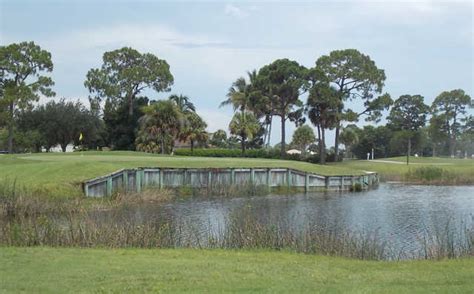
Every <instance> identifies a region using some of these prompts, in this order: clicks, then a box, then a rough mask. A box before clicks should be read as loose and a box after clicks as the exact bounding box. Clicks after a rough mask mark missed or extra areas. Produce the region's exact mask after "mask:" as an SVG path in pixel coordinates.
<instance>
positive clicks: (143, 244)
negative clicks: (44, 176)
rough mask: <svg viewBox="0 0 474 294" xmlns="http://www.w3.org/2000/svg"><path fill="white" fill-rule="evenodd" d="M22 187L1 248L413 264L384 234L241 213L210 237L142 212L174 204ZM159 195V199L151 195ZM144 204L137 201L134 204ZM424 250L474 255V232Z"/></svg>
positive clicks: (433, 254)
mask: <svg viewBox="0 0 474 294" xmlns="http://www.w3.org/2000/svg"><path fill="white" fill-rule="evenodd" d="M24 193H26V192H23V191H21V190H20V189H18V188H17V187H16V185H15V183H10V185H9V186H1V188H0V245H6V246H70V247H109V248H123V247H138V248H183V247H184V248H228V249H243V248H244V249H260V248H262V249H274V250H290V251H295V252H301V253H307V254H320V255H331V256H344V257H351V258H358V259H370V260H380V259H400V258H407V256H404V254H403V253H401V252H396V251H394V249H393V248H392V247H391V246H390V244H388V243H386V242H384V241H382V238H381V237H380V236H379V234H378V232H349V231H343V230H342V229H334V226H332V224H330V223H326V224H321V223H318V224H316V223H311V222H307V223H306V225H305V226H304V227H302V228H295V227H292V226H291V225H290V224H288V223H287V222H286V221H285V220H284V219H282V218H277V219H276V220H274V221H272V222H268V221H265V220H262V219H260V218H259V216H258V215H256V214H255V213H254V212H253V211H251V209H250V208H247V207H246V208H244V209H241V210H236V211H234V212H233V213H231V214H230V215H229V216H228V217H227V218H226V219H225V225H224V226H223V227H222V228H219V229H218V230H216V229H212V228H211V227H210V226H209V227H207V228H206V229H204V230H202V228H201V229H198V228H197V227H196V226H195V224H193V223H186V222H185V221H181V220H180V218H179V216H178V217H177V219H170V218H169V217H167V216H161V215H158V216H154V217H144V216H141V215H138V217H137V209H136V207H135V205H137V203H138V204H139V202H145V203H147V202H148V201H150V197H154V198H152V199H154V200H157V201H162V200H163V199H165V200H166V197H172V196H170V195H171V192H167V193H170V194H167V195H168V196H167V195H164V194H160V196H150V195H152V194H150V195H148V196H146V195H145V196H142V197H143V198H141V199H140V200H138V202H136V201H137V200H133V201H132V200H130V199H131V198H128V197H131V196H120V197H122V198H120V197H117V198H116V199H112V200H109V201H114V205H113V206H108V207H109V209H108V210H105V211H104V210H103V209H102V208H100V207H96V206H85V205H84V203H81V202H76V201H52V200H50V199H47V198H41V197H35V196H33V195H27V194H24ZM150 193H151V192H150ZM133 199H136V198H133ZM420 240H421V245H422V246H421V250H419V252H417V253H416V254H414V255H412V256H409V257H410V258H427V259H437V258H458V257H462V256H474V231H473V228H470V227H468V226H467V225H464V227H462V228H460V230H459V231H453V230H451V229H450V227H448V226H446V228H444V229H442V228H441V229H440V230H436V231H430V232H426V235H425V236H422V238H420Z"/></svg>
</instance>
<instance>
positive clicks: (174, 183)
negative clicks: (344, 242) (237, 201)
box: [83, 168, 379, 197]
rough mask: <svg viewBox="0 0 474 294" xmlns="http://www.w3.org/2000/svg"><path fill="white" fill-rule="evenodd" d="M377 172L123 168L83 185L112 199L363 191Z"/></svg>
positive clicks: (94, 194) (373, 181)
mask: <svg viewBox="0 0 474 294" xmlns="http://www.w3.org/2000/svg"><path fill="white" fill-rule="evenodd" d="M378 183H379V178H378V175H377V173H371V172H367V173H366V174H364V175H358V176H352V175H341V176H321V175H317V174H313V173H308V172H302V171H299V170H294V169H288V168H219V169H218V168H202V169H200V168H135V169H122V170H119V171H116V172H113V173H111V174H108V175H105V176H102V177H98V178H95V179H91V180H88V181H86V182H84V183H83V189H84V193H85V195H86V196H87V197H103V196H110V195H112V194H113V193H115V192H117V191H127V192H141V190H142V189H143V188H146V187H157V188H179V187H190V188H211V187H212V186H231V185H236V186H239V185H242V186H244V185H255V186H267V187H268V188H269V191H271V189H272V188H277V187H288V188H299V189H302V190H303V189H304V191H321V190H328V191H347V190H350V189H351V188H352V187H354V185H358V186H359V187H360V188H361V189H362V190H366V189H369V188H370V187H372V186H374V185H377V184H378Z"/></svg>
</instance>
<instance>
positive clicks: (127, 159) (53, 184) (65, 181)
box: [0, 152, 361, 196]
mask: <svg viewBox="0 0 474 294" xmlns="http://www.w3.org/2000/svg"><path fill="white" fill-rule="evenodd" d="M134 167H173V168H226V167H236V168H238V167H255V168H256V167H264V168H271V167H288V168H294V169H297V170H302V171H307V172H314V173H317V174H321V175H341V174H360V173H361V171H357V170H354V169H353V168H346V167H339V166H321V165H316V164H311V163H307V162H298V161H287V160H274V159H255V158H206V157H188V156H183V157H178V156H159V155H153V154H148V153H140V152H84V154H83V155H81V154H80V153H66V154H60V153H42V154H29V155H26V154H20V155H11V156H10V155H0V181H2V180H5V179H6V178H9V180H10V181H13V180H16V181H17V183H18V184H19V185H22V186H25V187H27V188H33V189H40V190H44V191H46V192H47V193H50V194H54V195H67V196H70V195H79V193H81V191H80V188H79V187H80V183H81V182H83V181H84V180H87V179H91V178H94V177H98V176H102V175H105V174H107V173H111V172H113V171H116V170H119V169H122V168H134Z"/></svg>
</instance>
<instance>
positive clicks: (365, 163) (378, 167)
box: [336, 157, 474, 184]
mask: <svg viewBox="0 0 474 294" xmlns="http://www.w3.org/2000/svg"><path fill="white" fill-rule="evenodd" d="M387 161H388V162H387ZM392 162H393V163H392ZM336 166H338V167H345V168H352V169H355V170H366V171H375V172H377V173H379V174H380V176H381V178H382V180H393V181H403V180H410V179H405V175H406V174H407V173H408V172H409V171H414V170H416V169H417V168H420V167H439V168H442V169H443V170H444V171H446V172H447V173H448V174H450V176H452V180H451V182H450V183H451V184H474V160H472V159H458V158H439V157H434V158H433V157H418V158H416V157H410V164H409V165H406V157H392V158H380V159H377V160H376V161H369V160H351V161H344V162H341V163H337V164H336ZM445 184H446V183H445Z"/></svg>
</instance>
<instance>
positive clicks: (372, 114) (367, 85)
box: [316, 49, 392, 154]
mask: <svg viewBox="0 0 474 294" xmlns="http://www.w3.org/2000/svg"><path fill="white" fill-rule="evenodd" d="M316 68H317V69H318V70H320V71H321V72H322V73H324V75H325V78H326V80H327V81H328V82H330V83H331V85H333V86H334V87H335V88H336V90H337V92H338V95H337V99H338V100H339V101H340V103H339V107H338V109H337V115H336V119H337V122H336V127H335V128H336V133H335V140H334V148H335V152H336V154H338V152H339V134H340V129H341V126H342V124H341V123H342V122H343V121H356V120H357V119H358V118H359V117H360V116H362V115H366V116H367V117H366V120H378V119H379V118H380V117H381V115H382V113H381V111H382V110H384V109H388V107H389V106H390V104H391V103H392V100H391V99H390V96H389V95H388V94H384V95H381V96H377V95H379V94H381V93H382V88H383V86H384V81H385V73H384V71H383V70H382V69H379V68H377V66H376V65H375V62H374V61H372V59H370V57H369V56H368V55H364V54H362V53H360V52H359V51H358V50H356V49H345V50H335V51H332V52H331V53H329V55H324V56H321V57H320V58H319V59H318V60H317V61H316ZM354 99H357V100H361V101H363V105H364V108H363V110H362V111H360V112H354V111H352V110H350V109H346V110H345V109H344V106H345V105H344V102H345V101H347V100H354Z"/></svg>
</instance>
